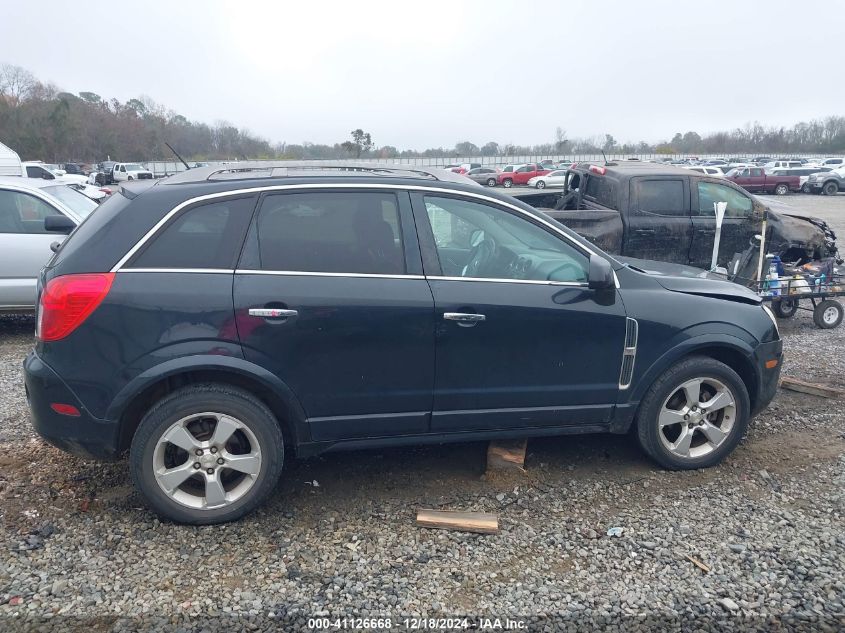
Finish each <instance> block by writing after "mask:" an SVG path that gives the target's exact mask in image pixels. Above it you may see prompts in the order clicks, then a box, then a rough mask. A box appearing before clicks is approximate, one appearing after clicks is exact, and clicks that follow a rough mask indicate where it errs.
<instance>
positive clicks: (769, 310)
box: [762, 305, 780, 338]
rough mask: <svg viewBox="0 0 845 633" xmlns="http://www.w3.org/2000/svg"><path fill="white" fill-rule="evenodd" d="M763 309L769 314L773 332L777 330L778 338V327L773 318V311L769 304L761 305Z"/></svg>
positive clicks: (776, 321)
mask: <svg viewBox="0 0 845 633" xmlns="http://www.w3.org/2000/svg"><path fill="white" fill-rule="evenodd" d="M762 307H763V310H765V311H766V314H768V315H769V318H770V319H771V320H772V324H773V325H774V326H775V332H777V335H778V338H780V328H779V327H778V320H777V319H776V318H775V313H774V312H772V309H771V308H770V307H769V306H765V305H764V306H762Z"/></svg>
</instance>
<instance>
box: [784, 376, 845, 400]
mask: <svg viewBox="0 0 845 633" xmlns="http://www.w3.org/2000/svg"><path fill="white" fill-rule="evenodd" d="M780 387H781V389H789V390H790V391H799V392H801V393H809V394H810V395H813V396H820V397H822V398H841V397H842V395H843V394H845V390H842V389H837V388H836V387H829V386H828V385H820V384H818V383H815V382H807V381H805V380H799V379H798V378H793V377H792V376H781V379H780Z"/></svg>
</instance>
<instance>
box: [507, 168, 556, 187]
mask: <svg viewBox="0 0 845 633" xmlns="http://www.w3.org/2000/svg"><path fill="white" fill-rule="evenodd" d="M550 171H551V169H546V168H545V167H543V166H542V165H537V164H535V163H529V164H527V165H520V166H519V167H515V168H514V170H513V171H504V172H502V173H501V174H499V175H498V177H497V179H496V180H497V181H498V183H499V184H500V185H502V186H503V187H506V188H510V187H513V186H514V185H525V184H528V181H529V180H531V179H532V178H534V177H535V176H545V175H546V174H548V173H549V172H550Z"/></svg>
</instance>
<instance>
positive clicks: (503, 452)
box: [487, 440, 528, 472]
mask: <svg viewBox="0 0 845 633" xmlns="http://www.w3.org/2000/svg"><path fill="white" fill-rule="evenodd" d="M527 447H528V440H495V441H492V442H490V444H489V445H488V446H487V470H488V471H490V470H518V471H520V472H525V450H526V448H527Z"/></svg>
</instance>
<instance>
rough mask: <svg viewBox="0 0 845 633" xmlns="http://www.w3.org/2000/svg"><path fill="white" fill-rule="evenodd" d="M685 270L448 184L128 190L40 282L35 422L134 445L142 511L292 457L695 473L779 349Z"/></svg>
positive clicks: (715, 452)
mask: <svg viewBox="0 0 845 633" xmlns="http://www.w3.org/2000/svg"><path fill="white" fill-rule="evenodd" d="M678 272H679V275H680V276H667V275H658V274H655V273H646V272H644V271H643V270H640V269H638V268H634V267H632V266H631V265H625V264H622V263H620V262H618V261H616V260H615V259H614V258H612V257H610V256H609V255H607V254H605V253H603V252H601V251H600V250H598V249H597V248H596V247H595V246H593V245H592V244H590V243H589V242H587V241H586V240H584V239H582V238H581V237H579V236H578V235H576V234H575V233H573V232H572V231H570V230H568V229H566V228H564V227H563V226H562V225H561V224H558V223H557V222H555V221H554V220H552V219H550V218H548V217H547V216H544V215H543V214H542V213H539V212H537V211H535V210H533V209H532V208H531V207H529V206H527V205H525V204H523V203H521V202H519V201H516V200H515V199H514V198H511V197H508V196H506V195H502V194H497V193H496V192H491V191H489V190H487V191H485V190H484V189H483V188H482V187H481V186H479V185H475V184H473V183H471V182H470V181H468V180H467V179H466V178H464V177H463V176H459V175H457V174H452V173H448V172H445V171H440V170H414V169H411V168H401V167H395V168H390V167H386V166H377V167H374V166H368V167H363V166H360V165H348V166H335V167H319V168H314V167H313V166H306V165H302V166H297V165H295V164H294V165H291V164H284V163H282V164H277V165H274V164H271V165H267V164H244V163H239V164H238V166H237V167H236V168H233V167H232V166H231V165H230V166H228V167H227V166H222V167H204V168H199V169H192V170H190V171H187V172H184V173H182V174H178V175H175V176H171V177H170V178H168V179H166V180H164V181H157V182H154V183H152V182H151V183H141V182H136V183H133V184H132V185H130V186H124V188H123V190H122V191H121V193H120V194H118V195H115V196H112V198H111V199H110V200H108V201H106V202H105V203H104V204H103V205H102V206H101V207H99V208H98V209H97V210H96V212H94V213H92V214H91V215H90V216H89V217H88V219H86V220H85V222H83V223H82V224H81V225H80V226H79V227H78V228H77V229H76V230H75V231H74V232H73V233H72V234H71V235H70V237H69V238H68V239H67V240H66V241H65V243H64V244H63V245H62V246H61V248H60V249H59V250H58V252H57V253H56V254H55V255H54V257H53V258H52V260H51V261H50V262H49V263H48V264H47V266H46V267H45V268H44V269H43V271H42V272H41V276H40V281H39V289H38V293H39V307H38V324H37V331H36V339H37V341H36V346H35V350H34V351H33V352H31V353H30V354H29V356H28V357H27V359H26V361H25V371H26V389H27V394H28V398H29V402H30V407H31V410H32V419H33V424H34V426H35V428H36V429H37V431H38V432H39V433H40V434H41V435H42V436H44V437H45V438H46V439H47V440H48V441H49V442H50V443H52V444H54V445H55V446H58V447H60V448H62V449H64V450H67V451H70V452H73V453H76V454H78V455H84V456H89V457H90V456H93V457H95V458H114V457H117V456H120V455H121V454H123V453H125V452H126V451H127V450H128V452H129V463H130V469H131V473H132V476H133V478H134V481H135V483H136V485H137V486H138V488H139V489H140V490H141V491H142V493H143V494H144V496H145V497H146V499H147V500H148V502H149V504H150V505H151V506H152V507H153V509H155V510H156V511H157V512H158V513H160V514H161V515H163V516H165V517H169V518H171V519H175V520H177V521H184V522H188V523H217V522H222V521H227V520H231V519H235V518H237V517H240V516H242V515H243V514H245V513H246V512H248V511H250V510H252V509H253V508H255V507H256V506H257V505H258V504H260V503H261V502H262V501H263V500H264V499H265V498H266V497H267V495H269V494H270V492H271V491H272V490H273V487H274V486H275V485H276V482H277V480H278V478H279V476H280V473H281V472H282V461H283V457H284V455H285V448H289V449H292V451H293V452H295V453H296V454H298V455H313V454H315V453H320V452H326V451H334V450H341V449H354V448H362V447H377V446H394V445H400V444H414V443H434V442H448V441H462V440H481V439H488V438H508V437H533V436H543V435H555V434H564V433H585V432H601V431H610V432H613V433H625V432H626V431H628V430H629V428H631V427H632V425H634V426H635V428H636V434H637V436H638V438H639V441H640V443H641V444H642V446H643V448H644V449H645V450H646V452H647V453H648V454H649V455H651V456H652V457H653V458H654V459H655V460H656V461H657V462H658V463H660V464H662V465H663V466H665V467H667V468H699V467H704V466H710V465H713V464H716V463H717V462H719V461H720V460H721V459H722V458H723V457H725V456H726V455H727V454H728V453H730V452H731V451H732V450H733V449H734V447H735V446H736V445H737V443H738V442H739V441H740V439H741V437H742V435H743V433H744V432H745V430H746V427H747V425H748V422H749V419H750V418H751V417H752V416H753V415H754V414H755V413H756V412H758V411H760V410H761V409H762V408H763V407H765V406H766V405H767V404H768V403H769V401H770V400H771V399H772V397H773V395H774V392H775V389H776V385H777V380H778V375H779V373H780V364H781V347H782V345H781V341H780V337H779V335H778V330H777V326H776V324H775V320H774V318H773V317H772V314H771V313H770V312H769V311H768V310H767V309H766V308H764V307H762V306H761V303H760V300H759V298H758V297H757V296H756V295H754V294H753V293H751V292H750V291H748V290H746V289H745V288H742V287H740V286H738V285H736V284H732V283H728V282H722V281H716V280H711V279H704V278H701V277H700V276H697V275H698V273H690V274H689V275H688V276H684V275H685V274H687V272H688V271H686V270H684V269H682V268H679V269H678ZM699 273H700V271H699Z"/></svg>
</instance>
